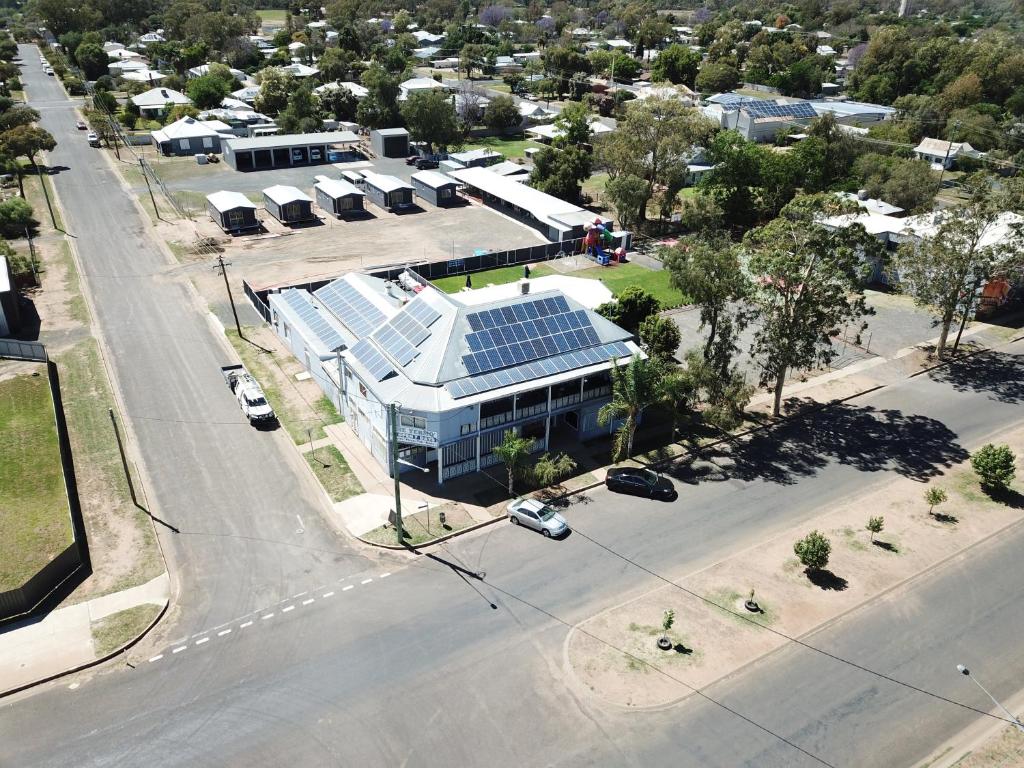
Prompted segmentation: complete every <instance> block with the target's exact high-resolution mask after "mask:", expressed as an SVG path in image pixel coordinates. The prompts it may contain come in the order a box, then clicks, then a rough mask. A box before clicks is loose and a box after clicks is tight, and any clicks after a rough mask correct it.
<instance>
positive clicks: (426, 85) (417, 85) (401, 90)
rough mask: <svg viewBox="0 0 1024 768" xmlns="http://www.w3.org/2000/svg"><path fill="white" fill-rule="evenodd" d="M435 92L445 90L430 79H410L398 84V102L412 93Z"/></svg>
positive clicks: (441, 84) (438, 83) (442, 85)
mask: <svg viewBox="0 0 1024 768" xmlns="http://www.w3.org/2000/svg"><path fill="white" fill-rule="evenodd" d="M436 90H447V89H446V88H445V86H444V84H443V83H440V82H438V81H437V80H435V79H434V78H432V77H412V78H409V79H408V80H405V81H403V82H401V83H399V84H398V100H399V101H405V100H406V99H408V98H409V95H410V94H412V93H417V92H423V91H436Z"/></svg>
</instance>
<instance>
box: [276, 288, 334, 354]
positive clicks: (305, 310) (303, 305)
mask: <svg viewBox="0 0 1024 768" xmlns="http://www.w3.org/2000/svg"><path fill="white" fill-rule="evenodd" d="M279 295H280V298H281V301H282V302H284V303H285V304H286V305H287V306H288V307H289V308H290V309H291V310H292V311H293V312H294V313H295V316H296V317H297V318H298V319H299V320H301V321H302V323H303V324H304V325H305V326H306V327H307V328H308V329H309V330H310V332H311V333H312V334H313V336H314V337H315V339H316V340H317V341H318V342H319V343H320V344H321V345H322V347H323V349H324V350H325V351H334V350H337V349H339V348H343V347H345V346H346V340H345V339H344V338H343V337H342V335H341V333H340V332H339V330H338V329H337V328H336V327H335V325H334V322H333V321H332V319H331V318H330V317H329V316H328V315H327V314H326V313H325V312H322V311H321V310H320V309H319V305H318V303H317V304H315V303H314V302H313V297H312V296H311V295H310V294H309V292H308V291H304V290H298V289H295V288H287V289H285V290H283V291H281V293H280V294H279Z"/></svg>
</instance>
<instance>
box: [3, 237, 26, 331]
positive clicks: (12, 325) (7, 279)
mask: <svg viewBox="0 0 1024 768" xmlns="http://www.w3.org/2000/svg"><path fill="white" fill-rule="evenodd" d="M20 330H21V312H20V309H19V307H18V291H17V289H16V288H15V286H14V279H13V278H12V275H11V265H10V263H9V262H8V261H7V257H6V256H0V336H9V335H11V334H12V333H17V332H18V331H20Z"/></svg>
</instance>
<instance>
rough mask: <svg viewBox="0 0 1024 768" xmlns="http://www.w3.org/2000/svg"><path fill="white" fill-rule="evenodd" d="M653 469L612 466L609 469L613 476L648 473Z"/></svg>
mask: <svg viewBox="0 0 1024 768" xmlns="http://www.w3.org/2000/svg"><path fill="white" fill-rule="evenodd" d="M652 471H653V470H650V469H647V468H645V467H612V468H611V469H609V470H608V474H609V475H611V476H613V477H614V476H616V475H646V474H647V473H648V472H652Z"/></svg>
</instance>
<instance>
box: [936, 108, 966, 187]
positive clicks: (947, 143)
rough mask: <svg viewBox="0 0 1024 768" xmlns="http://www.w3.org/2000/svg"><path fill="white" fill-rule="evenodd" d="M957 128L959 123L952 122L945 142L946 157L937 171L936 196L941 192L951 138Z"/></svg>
mask: <svg viewBox="0 0 1024 768" xmlns="http://www.w3.org/2000/svg"><path fill="white" fill-rule="evenodd" d="M959 127H960V123H959V121H954V122H953V130H952V131H950V132H949V141H947V142H946V157H945V159H944V160H943V161H942V168H940V169H939V188H938V189H936V190H935V194H936V195H937V194H939V193H940V192H941V191H942V177H943V176H944V175H945V174H946V166H947V165H948V164H949V152H950V150H952V149H953V136H954V135H956V130H957V128H959Z"/></svg>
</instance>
